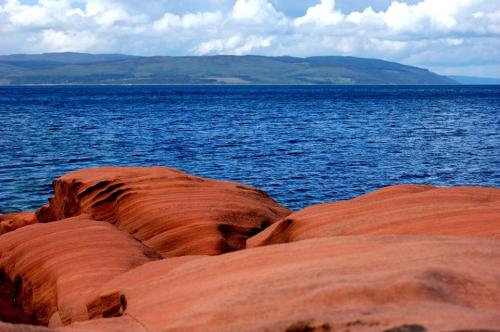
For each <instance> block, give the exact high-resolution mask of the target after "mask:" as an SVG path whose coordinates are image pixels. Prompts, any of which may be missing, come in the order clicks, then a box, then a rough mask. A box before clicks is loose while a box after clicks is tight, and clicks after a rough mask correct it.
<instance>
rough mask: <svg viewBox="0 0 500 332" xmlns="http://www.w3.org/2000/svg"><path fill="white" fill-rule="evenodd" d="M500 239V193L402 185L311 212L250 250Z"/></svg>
mask: <svg viewBox="0 0 500 332" xmlns="http://www.w3.org/2000/svg"><path fill="white" fill-rule="evenodd" d="M366 234H374V235H375V234H377V235H461V236H462V235H463V236H484V237H493V238H497V239H499V238H500V189H497V188H479V187H453V188H435V187H431V186H416V185H400V186H392V187H387V188H384V189H382V190H379V191H376V192H373V193H370V194H367V195H363V196H360V197H358V198H355V199H352V200H348V201H341V202H336V203H327V204H320V205H314V206H310V207H307V208H305V209H303V210H301V211H299V212H295V213H293V214H291V215H289V216H288V217H286V218H285V219H283V220H281V221H280V222H278V223H275V224H274V225H272V226H271V227H269V228H268V229H266V230H265V231H263V232H261V233H259V234H258V235H256V236H254V237H252V238H250V239H249V240H248V241H247V245H248V246H249V247H255V246H261V245H267V244H275V243H282V242H291V241H299V240H304V239H311V238H319V237H328V236H346V235H366Z"/></svg>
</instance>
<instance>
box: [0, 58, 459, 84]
mask: <svg viewBox="0 0 500 332" xmlns="http://www.w3.org/2000/svg"><path fill="white" fill-rule="evenodd" d="M0 84H2V85H44V84H62V85H65V84H67V85H71V84H110V85H114V84H248V85H252V84H294V85H295V84H297V85H301V84H303V85H312V84H334V85H335V84H345V85H363V84H366V85H448V84H450V85H452V84H459V83H458V82H457V81H455V80H453V79H450V78H448V77H445V76H440V75H438V74H435V73H432V72H430V71H429V70H427V69H423V68H419V67H413V66H408V65H403V64H399V63H396V62H389V61H385V60H381V59H368V58H357V57H350V56H314V57H307V58H299V57H291V56H279V57H268V56H261V55H244V56H235V55H213V56H147V57H146V56H133V55H124V54H89V53H74V52H67V53H44V54H34V55H28V54H14V55H3V56H0Z"/></svg>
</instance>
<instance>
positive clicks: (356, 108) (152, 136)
mask: <svg viewBox="0 0 500 332" xmlns="http://www.w3.org/2000/svg"><path fill="white" fill-rule="evenodd" d="M0 151H1V156H0V212H2V213H6V212H13V211H21V210H32V209H36V208H38V207H40V206H41V205H43V204H46V203H47V200H48V198H49V197H50V196H51V194H52V186H51V183H52V180H53V179H55V178H57V177H59V176H61V175H63V174H65V173H67V172H71V171H73V170H77V169H80V168H86V167H96V166H109V165H127V166H137V165H144V166H153V165H160V166H168V167H174V168H177V169H180V170H183V171H185V172H188V173H191V174H195V175H198V176H202V177H208V178H213V179H219V180H227V181H237V182H241V183H245V184H249V185H252V186H255V187H258V188H260V189H263V190H264V191H266V192H267V193H268V194H269V195H271V196H272V197H273V198H274V199H275V200H277V201H278V202H280V203H282V204H284V205H285V206H287V207H289V208H291V209H294V210H298V209H301V208H303V207H305V206H308V205H311V204H317V203H324V202H332V201H339V200H345V199H350V198H353V197H356V196H358V195H361V194H364V193H367V192H370V191H373V190H376V189H379V188H382V187H384V186H389V185H394V184H409V183H413V184H429V185H435V186H494V187H500V86H181V85H179V86H5V87H0Z"/></svg>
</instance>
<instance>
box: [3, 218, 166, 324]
mask: <svg viewBox="0 0 500 332" xmlns="http://www.w3.org/2000/svg"><path fill="white" fill-rule="evenodd" d="M158 258H160V256H159V255H157V254H156V253H155V252H154V251H152V250H151V249H150V248H147V247H145V246H143V245H142V244H141V243H140V242H137V241H136V240H135V239H134V238H132V237H131V236H130V235H129V234H127V233H124V232H122V231H120V230H118V229H116V228H115V227H114V226H112V225H110V224H108V223H103V222H99V221H95V220H89V219H84V218H73V219H65V220H62V221H56V222H51V223H47V224H34V225H31V226H26V227H23V228H21V229H18V230H17V231H14V232H10V233H7V234H4V235H2V236H1V237H0V271H1V272H2V275H3V278H1V279H2V281H3V282H2V284H3V289H4V290H5V292H6V293H7V294H8V296H7V298H6V296H4V297H3V300H2V302H0V303H3V305H2V308H1V309H0V317H2V316H5V315H6V314H8V315H10V316H12V315H15V314H18V315H19V316H18V317H17V318H16V317H14V318H13V319H9V321H16V320H17V322H22V323H31V324H40V325H48V324H49V323H50V325H51V326H59V325H62V324H69V323H71V322H73V321H78V320H87V319H88V318H89V317H88V314H87V308H86V301H87V296H88V295H89V294H90V293H91V292H92V291H93V290H94V289H96V288H98V287H99V286H100V285H101V284H102V283H103V282H106V281H108V280H109V279H111V278H113V277H115V276H117V275H119V274H121V273H124V272H126V271H128V270H130V269H132V268H134V267H136V266H140V265H142V264H144V263H146V262H150V261H152V260H155V259H158ZM9 297H10V298H9ZM9 301H10V303H9Z"/></svg>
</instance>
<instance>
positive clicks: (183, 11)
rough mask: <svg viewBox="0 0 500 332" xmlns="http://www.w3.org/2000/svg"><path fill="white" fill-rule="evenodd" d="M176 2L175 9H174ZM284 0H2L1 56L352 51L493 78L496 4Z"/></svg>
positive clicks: (499, 54)
mask: <svg viewBox="0 0 500 332" xmlns="http://www.w3.org/2000/svg"><path fill="white" fill-rule="evenodd" d="M181 7H182V8H181ZM285 9H286V5H283V1H277V0H275V1H272V0H232V1H231V0H209V1H204V2H203V4H201V2H200V1H192V0H190V1H184V2H183V6H179V5H177V6H176V5H173V2H172V1H170V0H160V1H141V2H138V1H132V0H128V1H127V0H38V1H30V2H23V1H20V0H4V1H2V2H0V35H1V38H0V53H2V54H11V53H40V52H62V51H78V52H92V53H127V54H137V55H190V54H192V55H210V54H238V55H240V54H262V55H293V56H310V55H353V56H361V57H377V58H384V59H388V60H392V61H398V62H402V63H405V64H411V65H417V66H422V67H426V68H430V69H431V70H435V71H437V72H440V73H443V74H468V75H483V76H498V77H500V60H499V59H500V1H497V0H453V1H451V0H450V1H443V0H422V1H420V2H415V1H414V2H413V3H406V2H398V1H393V2H392V3H390V4H388V5H387V6H385V7H384V8H383V9H380V10H375V9H372V7H370V6H368V7H366V8H365V9H363V10H357V11H346V12H344V11H343V10H342V9H341V8H338V6H336V3H335V0H320V1H319V0H318V1H310V2H308V7H307V8H304V10H303V11H302V12H301V13H299V14H298V15H290V14H286V10H285Z"/></svg>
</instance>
